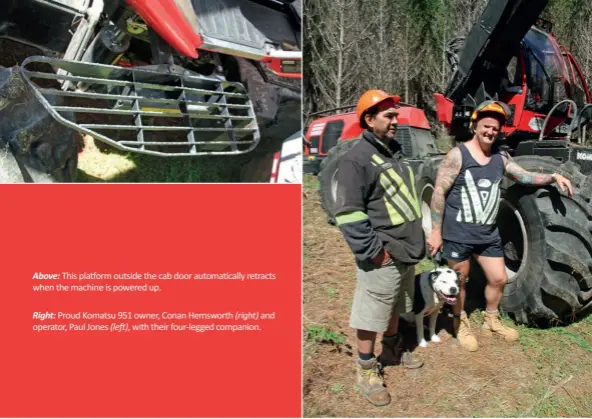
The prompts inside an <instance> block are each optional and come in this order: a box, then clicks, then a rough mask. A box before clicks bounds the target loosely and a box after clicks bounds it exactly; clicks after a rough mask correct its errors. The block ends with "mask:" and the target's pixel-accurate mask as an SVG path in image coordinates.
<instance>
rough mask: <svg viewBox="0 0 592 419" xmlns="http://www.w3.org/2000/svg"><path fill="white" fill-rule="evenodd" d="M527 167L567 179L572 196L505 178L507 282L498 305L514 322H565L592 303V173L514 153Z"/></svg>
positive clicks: (501, 220)
mask: <svg viewBox="0 0 592 419" xmlns="http://www.w3.org/2000/svg"><path fill="white" fill-rule="evenodd" d="M514 160H515V161H516V162H517V163H518V164H520V165H521V166H522V167H524V168H525V169H527V170H530V171H536V172H542V173H553V172H557V173H560V174H563V175H564V176H566V177H568V178H569V179H571V181H572V183H573V185H574V187H575V191H574V196H572V197H571V198H570V197H568V195H567V194H566V193H564V192H561V191H560V190H559V189H558V187H556V186H555V185H551V186H547V187H542V188H533V187H526V186H522V185H519V184H513V183H512V182H509V181H507V182H506V184H505V185H504V194H503V196H502V202H501V203H500V211H499V213H498V225H499V228H500V234H501V236H502V241H503V245H504V254H505V262H506V271H507V272H508V277H509V280H508V283H507V285H506V287H505V289H504V297H503V300H502V309H503V310H504V311H505V312H507V313H509V314H511V315H512V316H513V317H514V318H515V320H516V321H517V322H518V323H529V322H537V323H539V322H540V321H543V322H544V323H549V322H555V323H565V322H570V321H573V320H575V319H576V318H578V317H579V316H580V315H582V314H584V313H586V312H587V311H588V310H589V309H590V308H591V307H592V235H591V234H590V230H591V228H592V224H591V223H590V220H592V204H591V202H590V197H591V196H592V176H587V177H586V176H584V175H582V173H581V172H580V170H579V167H578V166H577V165H575V164H573V163H571V162H567V163H564V164H559V162H558V161H557V160H555V159H553V158H552V157H541V156H520V157H516V158H515V159H514Z"/></svg>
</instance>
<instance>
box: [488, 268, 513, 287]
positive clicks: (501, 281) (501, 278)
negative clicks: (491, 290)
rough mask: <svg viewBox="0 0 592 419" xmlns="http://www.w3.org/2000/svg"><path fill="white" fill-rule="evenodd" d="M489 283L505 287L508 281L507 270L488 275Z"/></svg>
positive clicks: (493, 285)
mask: <svg viewBox="0 0 592 419" xmlns="http://www.w3.org/2000/svg"><path fill="white" fill-rule="evenodd" d="M487 282H488V284H489V285H491V286H492V287H495V288H503V287H504V286H505V285H506V282H508V275H507V274H506V273H505V272H501V273H496V274H494V275H490V276H488V277H487Z"/></svg>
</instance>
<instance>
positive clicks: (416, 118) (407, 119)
mask: <svg viewBox="0 0 592 419" xmlns="http://www.w3.org/2000/svg"><path fill="white" fill-rule="evenodd" d="M398 120H399V125H401V126H403V125H407V126H411V127H416V128H424V129H430V124H429V121H428V119H427V118H426V116H425V114H424V112H423V111H422V110H421V109H418V108H414V107H412V106H402V107H401V108H399V116H398ZM335 121H342V122H343V128H342V130H341V135H340V140H341V141H345V140H352V139H354V138H357V137H359V136H360V134H361V133H362V132H363V131H364V130H363V129H362V127H361V126H360V123H359V122H358V118H357V116H356V113H355V112H347V113H341V114H337V115H331V116H327V117H324V118H319V119H316V120H315V121H314V122H313V123H311V124H310V125H309V127H308V129H307V131H306V135H305V137H304V138H305V140H306V141H305V146H304V147H305V148H304V154H305V155H310V154H315V155H318V156H326V155H327V153H326V152H323V151H322V150H323V134H324V133H325V128H326V127H327V125H328V124H330V123H331V122H335ZM314 138H317V139H318V141H314V142H313V141H312V140H313V139H314ZM311 149H313V150H311Z"/></svg>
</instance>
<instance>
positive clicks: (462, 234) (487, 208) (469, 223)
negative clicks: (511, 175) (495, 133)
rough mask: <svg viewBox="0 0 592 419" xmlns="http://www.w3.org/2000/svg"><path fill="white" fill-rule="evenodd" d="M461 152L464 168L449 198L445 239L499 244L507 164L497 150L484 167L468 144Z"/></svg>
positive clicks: (470, 242) (445, 209)
mask: <svg viewBox="0 0 592 419" xmlns="http://www.w3.org/2000/svg"><path fill="white" fill-rule="evenodd" d="M458 148H459V150H460V152H461V156H462V166H461V169H460V173H459V175H458V176H457V178H456V180H455V182H454V185H452V188H451V190H450V192H449V194H448V196H447V198H446V205H445V207H444V220H443V223H442V238H443V239H445V240H450V241H454V242H458V243H468V244H481V243H492V242H495V241H496V240H498V239H499V232H498V229H497V225H496V218H497V213H498V210H499V202H500V193H501V191H500V183H501V181H502V179H503V177H504V160H503V158H502V156H501V155H500V154H499V151H497V149H494V150H492V155H491V159H490V160H489V162H488V163H487V164H484V165H482V164H479V163H478V162H477V161H476V160H475V159H474V158H473V156H472V155H471V153H470V152H469V150H468V149H467V147H466V146H465V145H464V144H460V145H459V146H458Z"/></svg>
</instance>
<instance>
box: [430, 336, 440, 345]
mask: <svg viewBox="0 0 592 419" xmlns="http://www.w3.org/2000/svg"><path fill="white" fill-rule="evenodd" d="M430 340H431V341H432V342H436V343H439V342H441V341H442V339H440V336H438V335H433V336H432V337H431V338H430Z"/></svg>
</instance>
